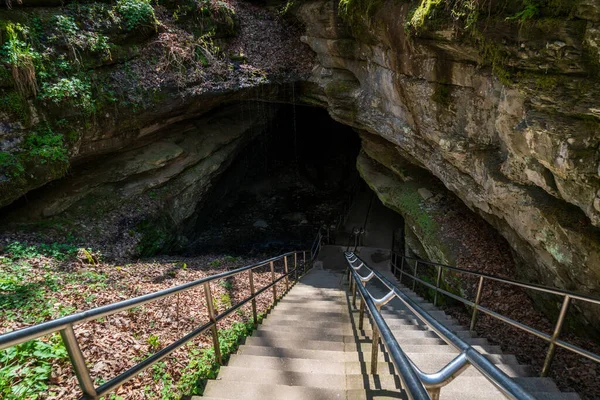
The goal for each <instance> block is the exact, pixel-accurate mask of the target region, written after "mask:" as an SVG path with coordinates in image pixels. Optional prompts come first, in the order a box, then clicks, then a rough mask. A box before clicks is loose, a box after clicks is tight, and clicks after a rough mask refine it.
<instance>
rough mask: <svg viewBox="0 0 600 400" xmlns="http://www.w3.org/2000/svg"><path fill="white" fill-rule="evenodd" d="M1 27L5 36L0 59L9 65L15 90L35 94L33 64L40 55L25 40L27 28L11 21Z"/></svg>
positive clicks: (23, 93) (35, 81)
mask: <svg viewBox="0 0 600 400" xmlns="http://www.w3.org/2000/svg"><path fill="white" fill-rule="evenodd" d="M0 27H1V25H0ZM3 28H4V29H3V31H4V35H5V37H6V38H5V40H4V43H3V45H2V47H1V50H0V60H1V61H2V62H3V63H5V64H8V65H9V66H10V68H11V71H12V78H13V81H14V84H15V88H16V89H17V91H18V92H19V93H20V94H21V95H23V96H28V95H35V94H36V93H37V78H36V75H35V66H34V64H35V63H36V62H38V61H39V57H40V55H39V53H37V52H36V51H34V50H33V48H32V47H31V45H30V43H28V42H27V37H28V35H29V30H28V28H27V27H26V26H24V25H21V24H19V23H12V22H8V23H5V24H4V27H3Z"/></svg>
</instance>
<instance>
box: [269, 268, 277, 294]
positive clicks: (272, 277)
mask: <svg viewBox="0 0 600 400" xmlns="http://www.w3.org/2000/svg"><path fill="white" fill-rule="evenodd" d="M269 264H270V265H271V283H275V263H274V262H273V261H271V262H270V263H269ZM272 288H273V305H275V303H277V285H276V284H274V285H273V286H272Z"/></svg>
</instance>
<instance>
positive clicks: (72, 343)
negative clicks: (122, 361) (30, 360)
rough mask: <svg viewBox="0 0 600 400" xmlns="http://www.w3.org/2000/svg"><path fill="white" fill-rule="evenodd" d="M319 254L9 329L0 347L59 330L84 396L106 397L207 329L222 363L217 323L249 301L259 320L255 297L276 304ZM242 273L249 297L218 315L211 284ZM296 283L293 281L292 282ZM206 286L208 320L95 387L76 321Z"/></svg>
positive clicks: (285, 259)
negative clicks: (259, 273)
mask: <svg viewBox="0 0 600 400" xmlns="http://www.w3.org/2000/svg"><path fill="white" fill-rule="evenodd" d="M320 238H321V236H317V239H316V240H315V243H316V245H313V246H315V247H317V248H319V247H320ZM307 254H308V255H309V256H310V259H309V263H308V264H307V259H306V256H307ZM315 255H316V253H312V252H311V253H309V252H308V251H295V252H289V253H285V254H282V255H280V256H277V257H273V258H270V259H268V260H264V261H260V262H258V263H256V264H252V265H248V266H245V267H241V268H238V269H235V270H232V271H227V272H223V273H220V274H216V275H212V276H208V277H205V278H202V279H198V280H196V281H193V282H189V283H185V284H183V285H179V286H175V287H172V288H169V289H165V290H161V291H158V292H154V293H149V294H146V295H143V296H139V297H135V298H133V299H128V300H124V301H121V302H118V303H113V304H109V305H106V306H102V307H97V308H94V309H91V310H87V311H83V312H79V313H76V314H71V315H68V316H66V317H62V318H58V319H55V320H51V321H48V322H44V323H41V324H38V325H34V326H30V327H27V328H23V329H19V330H16V331H12V332H8V333H5V334H3V335H0V350H3V349H6V348H8V347H11V346H16V345H18V344H21V343H24V342H27V341H30V340H33V339H37V338H40V337H42V336H46V335H50V334H53V333H56V332H59V333H60V336H61V338H62V341H63V342H64V345H65V347H66V349H67V352H68V354H69V359H70V362H71V364H72V366H73V369H74V371H75V375H76V377H77V380H78V382H79V386H80V388H81V390H82V392H83V397H81V399H97V398H99V397H100V396H103V395H105V394H107V393H109V392H111V391H113V390H115V389H116V388H118V387H119V386H121V385H123V384H124V383H125V382H127V381H128V380H130V379H131V378H133V377H135V376H136V375H138V374H140V373H141V372H142V371H144V370H145V369H147V368H148V367H150V366H152V365H153V364H155V363H157V362H159V361H160V360H162V359H164V358H165V357H167V356H168V355H169V354H171V353H172V352H173V351H175V350H177V349H178V348H180V347H181V346H183V345H184V344H186V343H187V342H189V341H190V340H192V339H194V338H195V337H197V336H198V335H200V334H202V333H204V332H206V331H207V330H209V329H210V330H212V337H213V345H214V350H215V357H216V359H217V362H218V363H219V364H220V363H221V351H220V346H219V336H218V330H217V323H218V322H219V321H221V320H222V319H224V318H225V317H227V316H228V315H229V314H231V313H232V312H234V311H235V310H237V309H238V308H240V307H242V306H243V305H245V304H247V303H248V302H251V303H252V317H253V321H254V324H255V325H256V324H257V323H258V316H257V311H256V297H257V296H259V295H260V294H262V293H264V292H265V291H267V290H269V289H272V291H273V303H275V302H276V301H277V299H278V296H277V287H276V285H277V283H279V282H280V281H282V280H285V285H286V291H287V290H288V289H289V288H290V276H292V275H293V278H292V279H293V281H297V280H298V278H299V276H298V272H299V267H300V265H299V263H301V265H302V273H301V275H304V274H305V273H306V272H307V265H309V266H312V262H313V261H314V256H315ZM300 257H301V258H302V260H299V258H300ZM291 258H293V262H294V268H293V269H291V270H290V269H289V266H288V259H291ZM280 260H283V263H284V273H283V275H282V276H280V277H279V278H275V262H276V261H280ZM266 265H269V266H270V269H271V283H269V284H268V285H267V286H265V287H263V288H261V289H260V290H255V288H254V273H253V271H254V270H255V269H257V268H260V267H263V266H266ZM243 272H247V273H248V280H249V284H250V296H249V297H247V298H245V299H244V300H242V301H241V302H239V303H238V304H236V305H234V306H232V307H230V308H228V309H227V310H225V311H223V312H222V313H220V314H218V315H215V310H214V306H213V301H212V292H211V288H210V283H211V282H213V281H216V280H219V279H224V278H228V277H232V276H236V275H239V274H241V273H243ZM292 284H293V282H292ZM201 286H203V287H204V294H205V297H206V302H207V316H208V319H209V322H207V323H205V324H203V325H201V326H199V327H198V328H196V329H195V330H193V331H192V332H190V333H188V334H187V335H185V336H184V337H182V338H181V339H179V340H177V341H175V342H173V343H171V344H170V345H168V346H166V347H164V348H163V349H161V350H160V351H158V352H156V353H154V354H153V355H151V356H150V357H148V358H146V359H145V360H143V361H142V362H140V363H138V364H137V365H135V366H133V367H132V368H129V369H128V370H127V371H125V372H123V373H121V374H120V375H118V376H117V377H115V378H113V379H111V380H110V381H108V382H106V383H104V384H103V385H101V386H99V387H95V385H94V383H93V381H92V378H91V376H90V372H89V370H88V368H87V366H86V362H85V358H84V356H83V353H82V352H81V349H80V347H79V343H78V341H77V337H76V335H75V331H74V330H73V326H74V325H75V324H81V323H84V322H87V321H91V320H95V319H98V318H102V317H106V316H109V315H112V314H115V313H118V312H121V311H126V310H129V309H131V308H134V307H139V306H141V305H143V304H146V303H150V302H154V301H157V300H159V299H162V298H166V297H169V296H172V295H174V294H177V293H182V292H184V291H188V290H190V289H194V288H198V287H201Z"/></svg>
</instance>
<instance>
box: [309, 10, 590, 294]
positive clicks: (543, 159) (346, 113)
mask: <svg viewBox="0 0 600 400" xmlns="http://www.w3.org/2000/svg"><path fill="white" fill-rule="evenodd" d="M325 3H326V2H323V1H320V0H313V1H309V2H308V3H306V4H305V5H303V6H301V9H300V12H299V15H300V17H301V18H302V19H303V21H304V23H305V24H306V26H307V33H306V37H305V38H304V42H305V43H307V44H309V45H310V46H311V47H312V48H313V50H314V51H315V52H316V53H317V58H318V60H319V63H320V65H319V66H317V67H316V68H315V71H319V70H320V68H326V69H330V70H333V71H336V73H333V74H330V75H323V74H318V73H315V74H313V78H312V81H313V82H315V83H316V84H317V85H319V86H320V87H321V94H320V96H321V97H322V98H324V100H325V101H326V103H327V107H328V109H329V112H330V114H331V115H332V117H333V118H335V119H336V120H338V121H340V122H342V123H345V124H348V125H351V126H353V127H355V128H358V129H361V130H364V131H368V132H370V133H372V134H374V135H377V136H379V137H381V138H383V139H385V141H386V142H385V143H386V144H384V145H380V144H379V145H377V146H378V147H380V148H381V147H388V148H390V149H393V152H395V153H396V156H394V155H393V152H392V154H390V153H389V152H384V151H380V150H378V149H376V148H375V147H374V145H373V144H372V143H370V142H371V140H368V141H364V140H363V148H364V149H365V150H366V152H367V153H368V154H369V155H370V156H371V157H372V158H375V159H377V160H378V162H380V163H381V164H383V165H385V166H386V167H387V168H389V169H390V170H392V171H394V172H395V173H396V175H398V176H399V177H401V178H402V180H405V174H404V173H403V168H405V167H403V166H402V162H398V158H401V159H402V160H404V161H403V162H406V161H408V162H410V163H413V164H414V165H417V166H420V167H422V168H425V169H427V170H428V171H430V172H431V173H432V174H433V175H435V176H436V177H437V178H439V179H440V180H441V182H442V183H443V184H444V185H445V186H446V188H448V189H449V190H450V191H452V192H454V193H455V194H456V195H457V196H458V197H459V198H460V199H461V200H462V201H463V202H464V203H465V204H466V205H468V206H469V207H470V208H471V209H473V210H474V211H476V212H478V213H479V214H480V215H481V216H482V217H483V218H485V219H486V220H487V221H488V222H489V223H490V224H491V225H493V226H494V227H495V228H496V229H497V230H498V231H499V232H500V233H502V235H503V236H504V237H505V238H506V239H507V241H508V242H509V243H510V245H511V246H512V247H513V249H514V250H515V252H516V254H518V255H519V257H520V259H521V260H522V261H523V265H526V266H527V267H526V268H521V269H520V270H519V273H520V277H521V278H524V279H528V280H531V281H534V282H539V283H542V284H547V285H551V286H556V287H560V288H566V289H571V290H577V291H580V292H584V293H587V294H592V295H599V294H600V267H599V265H600V230H599V229H598V228H599V227H600V212H599V209H600V207H599V204H598V200H597V199H598V197H597V192H598V190H599V189H600V179H599V173H598V166H599V164H600V153H598V151H597V149H598V146H599V145H600V136H599V135H598V130H599V129H600V128H599V127H600V119H599V118H598V117H599V116H600V113H599V112H598V110H600V104H599V103H598V99H599V98H600V93H599V92H598V86H597V84H596V83H595V81H594V80H592V78H582V77H579V76H576V75H572V74H574V73H575V74H583V73H590V74H592V73H593V72H594V71H592V70H591V69H593V67H590V63H589V59H588V58H587V57H589V56H590V55H592V56H593V57H596V55H595V54H597V52H596V51H595V50H594V48H595V47H596V45H595V43H596V42H597V36H598V34H597V32H596V30H597V28H596V24H595V23H593V22H588V21H582V20H571V21H552V23H553V24H555V26H554V25H553V30H552V34H551V37H549V35H548V33H547V31H548V27H547V26H543V25H542V24H537V25H536V24H531V27H530V28H527V27H526V28H524V30H523V31H520V29H521V28H519V27H518V26H516V25H515V24H510V23H508V22H506V21H502V20H497V21H486V22H485V23H486V32H485V34H486V40H488V41H489V42H490V43H493V45H494V46H497V48H496V50H498V51H501V52H502V54H504V55H505V58H506V60H505V64H506V65H508V66H510V67H512V68H514V69H516V70H518V71H519V72H518V73H517V74H515V75H512V77H511V78H510V79H507V77H506V76H503V77H502V82H501V81H500V80H499V79H497V77H496V76H495V75H494V74H493V73H492V72H491V71H490V70H489V69H485V68H477V66H476V64H477V63H478V62H479V63H484V61H485V60H482V56H481V54H482V53H481V49H479V48H476V47H473V46H474V45H475V44H474V43H469V42H468V41H464V40H462V39H464V38H458V37H456V36H454V35H450V34H439V35H438V34H437V32H428V33H426V34H424V35H423V39H420V38H418V37H417V38H407V37H406V31H405V29H404V26H405V18H406V15H407V13H408V9H409V8H408V7H407V6H406V4H405V3H403V2H401V3H394V2H391V1H386V2H385V3H384V4H383V5H382V6H381V9H380V11H379V12H377V13H376V14H375V15H374V16H373V21H377V23H373V24H371V27H370V29H369V37H368V38H364V37H362V36H356V37H354V40H355V42H356V43H355V44H353V45H352V44H350V43H348V41H349V38H348V30H340V29H334V27H337V25H336V23H335V21H337V19H336V18H337V16H336V15H335V11H334V10H330V9H329V8H327V6H326V5H325ZM580 3H581V4H580V6H578V8H577V10H580V11H578V12H584V13H586V16H585V17H583V16H580V18H586V19H589V20H592V21H593V20H595V19H596V18H595V17H594V15H598V10H599V9H600V7H599V5H598V2H597V1H596V0H585V1H582V2H580ZM317 9H318V10H320V12H319V14H318V15H316V14H315V13H314V12H312V11H311V10H317ZM324 12H328V13H330V15H329V16H326V15H323V13H324ZM527 29H529V30H528V31H527ZM446 33H447V32H446ZM340 40H343V41H344V46H343V51H340V49H339V47H338V46H336V44H337V43H338V41H340ZM585 49H588V50H589V52H587V53H586V50H585ZM593 57H592V58H593ZM592 61H593V60H592ZM343 71H346V72H345V74H344V72H343ZM549 72H552V74H548V73H549ZM336 74H337V76H344V78H343V79H340V78H338V77H337V76H336ZM348 76H351V77H354V80H353V82H356V84H355V85H353V86H352V87H351V88H348V89H347V90H335V91H333V90H331V88H334V87H339V86H340V85H342V86H343V85H346V83H345V82H348V81H352V80H349V79H348ZM507 81H512V82H514V83H513V84H509V82H507ZM374 154H376V155H374ZM363 164H364V163H362V164H361V162H359V168H361V165H363ZM399 164H400V165H399ZM363 167H364V165H363ZM361 174H362V176H363V177H364V178H365V180H367V182H368V183H369V184H370V185H371V186H372V187H374V188H376V187H377V188H376V191H377V192H378V194H379V196H380V197H381V198H382V200H383V201H384V203H386V204H387V205H388V206H389V207H392V208H394V209H396V210H398V212H400V213H402V214H403V215H405V217H406V216H407V211H406V209H405V208H403V207H401V205H400V201H399V200H398V199H397V198H394V197H390V196H389V190H388V189H386V190H382V189H381V185H380V184H379V183H380V182H379V180H380V178H381V176H380V174H367V173H365V171H364V168H363V171H361ZM383 186H386V185H383ZM386 187H387V186H386ZM419 187H420V186H419ZM415 194H416V193H415ZM417 196H419V195H418V194H417ZM420 198H421V196H419V199H420ZM409 220H410V218H409ZM413 227H414V224H413ZM415 234H417V236H419V238H420V239H423V234H420V235H419V233H418V231H415ZM425 242H427V241H425ZM424 247H425V249H426V250H427V252H428V253H430V252H432V251H431V249H428V248H427V245H426V244H425V243H424ZM432 253H433V252H432ZM432 255H433V254H431V255H430V256H432ZM432 258H434V259H438V260H441V259H443V257H442V256H441V255H440V254H438V255H437V256H436V257H432ZM446 260H448V258H446Z"/></svg>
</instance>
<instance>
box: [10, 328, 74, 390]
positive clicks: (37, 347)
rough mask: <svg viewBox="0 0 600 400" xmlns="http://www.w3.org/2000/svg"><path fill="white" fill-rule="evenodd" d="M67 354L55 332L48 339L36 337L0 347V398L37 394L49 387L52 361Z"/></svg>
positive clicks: (60, 358) (64, 357) (63, 357)
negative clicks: (12, 345)
mask: <svg viewBox="0 0 600 400" xmlns="http://www.w3.org/2000/svg"><path fill="white" fill-rule="evenodd" d="M67 357H68V355H67V350H66V349H65V347H64V345H63V343H62V341H61V340H60V339H59V338H58V336H57V335H55V336H52V338H51V339H50V340H49V341H48V342H43V341H41V340H39V339H36V340H32V341H29V342H26V343H22V344H20V345H17V346H14V347H9V348H8V349H6V350H3V351H0V398H2V399H6V400H17V399H36V398H39V396H40V395H42V394H43V393H45V392H47V391H48V382H49V380H50V377H51V373H52V361H53V360H57V359H59V360H66V359H67Z"/></svg>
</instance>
